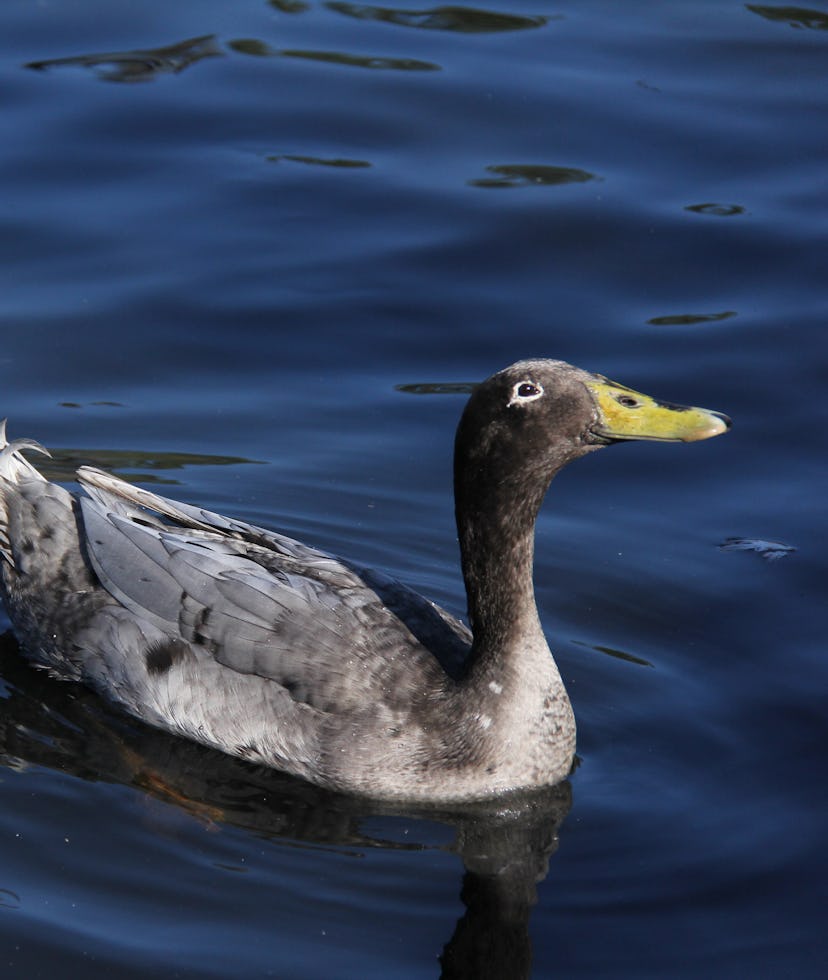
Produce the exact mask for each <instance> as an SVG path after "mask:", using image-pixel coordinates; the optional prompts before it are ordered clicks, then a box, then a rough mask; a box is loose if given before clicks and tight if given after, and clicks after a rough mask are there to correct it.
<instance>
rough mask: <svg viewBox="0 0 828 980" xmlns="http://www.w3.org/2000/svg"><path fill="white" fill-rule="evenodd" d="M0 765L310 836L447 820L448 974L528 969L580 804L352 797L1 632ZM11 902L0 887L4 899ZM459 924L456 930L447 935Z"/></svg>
mask: <svg viewBox="0 0 828 980" xmlns="http://www.w3.org/2000/svg"><path fill="white" fill-rule="evenodd" d="M0 685H2V687H3V688H4V689H5V692H4V695H3V706H2V712H0V765H2V766H5V767H7V768H9V769H13V770H21V769H25V768H26V767H27V766H30V765H34V766H40V767H47V768H49V769H52V770H54V771H57V772H61V773H66V774H68V775H71V776H73V777H75V778H77V779H83V780H89V781H94V782H109V783H115V784H120V785H124V786H131V787H133V788H135V789H137V790H139V791H141V792H144V793H147V794H149V795H150V796H152V797H154V798H156V799H159V800H163V801H165V802H167V803H169V804H172V805H175V806H178V807H180V808H182V809H183V810H185V811H187V812H188V813H190V814H192V815H193V816H194V817H196V818H197V819H199V820H201V821H202V822H204V823H207V824H209V825H214V826H215V825H231V826H235V827H238V828H242V829H244V830H246V831H249V832H251V833H253V834H255V835H257V836H259V837H262V838H269V839H287V840H290V841H294V842H296V843H300V844H305V845H308V844H310V845H325V846H336V847H349V848H387V849H397V850H409V851H412V850H413V851H417V850H426V849H427V848H432V847H434V845H433V844H432V843H422V842H418V841H417V840H416V827H415V828H414V833H413V834H411V835H409V836H408V837H407V839H406V841H405V842H399V841H395V840H392V839H386V838H384V837H382V836H380V834H379V833H378V832H372V831H370V830H369V829H367V825H368V824H369V823H370V822H371V821H372V819H373V818H377V817H389V816H391V817H393V816H400V817H403V816H404V817H409V818H414V819H417V818H421V819H424V820H428V821H431V822H433V821H438V822H440V823H443V824H445V825H447V826H449V827H451V828H452V830H453V832H454V841H453V843H452V844H451V845H449V849H450V850H452V851H453V852H454V853H456V854H457V855H458V856H459V857H460V859H461V860H462V862H463V868H464V873H463V879H462V887H461V898H462V901H463V904H464V906H465V912H464V914H463V915H462V917H461V918H460V919H459V921H458V922H457V923H456V924H454V926H453V931H452V934H451V936H450V938H449V939H448V941H447V942H446V944H445V946H444V948H443V952H442V955H441V958H440V962H441V965H442V974H441V975H442V976H443V977H444V978H457V980H459V978H472V977H474V978H476V980H486V978H492V980H494V978H502V977H506V976H508V977H510V978H514V980H520V978H524V977H528V976H529V975H530V970H531V961H532V949H531V941H530V937H529V918H530V914H531V910H532V907H533V906H534V905H535V902H536V900H537V893H536V886H537V884H538V883H539V882H540V881H542V880H543V879H544V878H545V877H546V874H547V871H548V862H549V858H550V857H551V856H552V855H553V854H554V853H555V851H556V849H557V846H558V832H559V829H560V826H561V824H562V823H563V821H564V819H565V817H566V815H567V813H568V812H569V809H570V807H571V802H572V799H571V788H570V785H569V784H568V783H563V784H561V785H559V786H556V787H552V788H550V789H547V790H544V791H543V792H540V793H535V794H532V795H531V796H522V797H520V798H511V799H508V800H499V801H498V802H497V803H489V804H474V805H466V806H458V807H455V808H451V809H443V808H439V809H438V808H424V807H417V808H410V807H405V806H402V805H394V804H388V803H374V802H371V801H367V800H361V799H356V798H352V797H347V796H341V795H338V794H335V793H331V792H328V791H326V790H323V789H320V788H318V787H315V786H312V785H311V784H310V783H306V782H304V781H302V780H298V779H295V778H293V777H292V776H288V775H285V774H284V773H279V772H276V771H275V770H271V769H266V768H263V767H258V766H252V765H250V764H249V763H246V762H243V761H242V760H238V759H234V758H231V757H230V756H227V755H223V754H222V753H220V752H216V751H213V750H211V749H208V748H205V747H204V746H201V745H197V744H195V743H192V742H188V741H186V740H185V739H178V738H175V737H173V736H170V735H167V734H166V733H164V732H158V731H155V730H154V729H151V728H149V727H147V726H144V725H142V724H140V723H139V722H136V721H134V720H133V719H131V718H128V717H126V716H124V715H121V714H120V713H118V712H116V711H114V710H113V709H111V708H110V707H109V706H108V705H106V703H105V702H103V701H102V700H101V699H100V698H99V697H98V696H97V695H96V694H94V692H92V691H89V690H87V689H86V688H84V687H81V686H79V685H75V684H69V683H66V682H60V681H55V680H52V679H51V678H49V677H48V676H47V675H45V674H44V673H42V672H40V671H36V670H35V669H33V668H32V667H30V666H29V665H28V664H27V663H26V662H25V661H24V660H23V659H22V657H21V656H20V652H19V647H18V645H17V641H16V640H15V638H14V636H13V634H12V633H10V632H7V633H5V634H3V635H2V636H0ZM2 901H3V898H2V894H0V902H2ZM449 928H451V926H449V927H447V930H446V931H447V933H448V931H449Z"/></svg>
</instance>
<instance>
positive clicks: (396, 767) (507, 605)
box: [0, 359, 731, 804]
mask: <svg viewBox="0 0 828 980" xmlns="http://www.w3.org/2000/svg"><path fill="white" fill-rule="evenodd" d="M730 424H731V423H730V420H729V419H728V418H727V416H725V415H722V414H721V413H718V412H712V411H708V410H706V409H701V408H693V407H685V406H680V405H675V404H672V403H670V402H665V401H660V400H658V399H655V398H652V397H650V396H647V395H643V394H641V393H639V392H637V391H634V390H633V389H630V388H627V387H625V386H623V385H621V384H617V383H615V382H613V381H610V380H608V379H607V378H606V377H604V376H603V375H600V374H594V373H591V372H589V371H586V370H583V369H581V368H578V367H575V366H573V365H571V364H568V363H566V362H564V361H558V360H550V359H531V360H522V361H518V362H517V363H515V364H512V365H511V366H510V367H507V368H505V369H503V370H501V371H498V372H497V373H495V374H493V375H492V376H491V377H489V378H488V379H487V380H485V381H483V382H482V383H480V384H478V385H476V386H475V387H474V388H473V390H472V393H471V395H470V397H469V399H468V401H467V403H466V405H465V408H464V410H463V412H462V415H461V418H460V421H459V425H458V428H457V433H456V438H455V449H454V497H455V516H456V523H457V533H458V539H459V546H460V562H461V568H462V574H463V580H464V583H465V589H466V597H467V604H468V623H467V624H466V623H464V622H462V621H461V620H460V619H458V618H456V617H455V616H453V615H451V614H450V613H449V612H447V611H446V610H444V609H442V608H441V607H440V606H438V605H437V604H436V603H434V602H431V601H430V600H429V599H427V598H424V597H423V596H421V595H419V594H418V593H416V592H415V591H413V590H412V589H410V588H408V587H407V586H405V585H404V584H402V583H400V582H398V581H396V580H395V579H393V578H391V577H390V576H387V575H385V574H384V573H382V572H380V571H378V570H375V569H370V568H365V567H362V566H360V565H358V564H356V563H353V562H351V561H349V560H347V559H345V558H338V557H335V556H333V555H331V554H328V553H326V552H324V551H321V550H318V549H316V548H313V547H309V546H307V545H305V544H302V543H300V542H298V541H295V540H293V539H292V538H290V537H287V536H285V535H283V534H280V533H277V532H274V531H271V530H267V529H265V528H262V527H257V526H255V525H252V524H247V523H245V522H243V521H239V520H234V519H233V518H228V517H223V516H221V515H219V514H216V513H212V512H210V511H208V510H205V509H202V508H200V507H197V506H194V505H191V504H185V503H180V502H178V501H174V500H171V499H167V498H165V497H162V496H159V495H157V494H155V493H152V492H150V491H148V490H146V489H143V488H141V487H138V486H134V485H132V484H130V483H127V482H125V481H123V480H121V479H119V478H118V477H116V476H114V475H112V474H110V473H107V472H104V471H102V470H99V469H96V468H94V467H90V466H82V467H80V468H79V469H78V471H77V481H78V483H79V485H80V491H79V492H77V493H70V492H69V491H68V490H67V489H66V488H64V487H62V486H59V485H57V484H55V483H51V482H49V481H48V480H47V479H46V478H45V477H43V476H42V475H41V473H40V472H39V471H38V469H37V468H36V467H35V466H34V465H33V463H31V462H30V461H29V459H27V457H26V456H25V455H24V453H25V452H27V451H34V452H36V453H47V450H45V449H44V447H43V446H41V445H40V444H39V443H37V442H36V441H34V440H31V439H16V440H13V441H8V440H7V438H6V434H5V423H3V428H2V432H0V447H2V448H0V593H2V598H3V601H4V604H5V608H6V610H7V613H8V616H9V619H10V620H11V623H12V626H13V628H14V630H15V632H16V634H17V636H18V639H19V641H20V644H21V648H22V649H23V651H24V654H25V656H26V657H27V658H28V659H29V660H30V661H31V662H32V663H33V664H35V665H36V666H39V667H41V668H44V669H46V670H48V671H49V672H50V673H51V674H52V675H54V676H55V677H58V678H60V679H63V680H67V681H72V682H80V683H82V684H85V685H88V686H90V687H91V688H93V689H94V690H96V691H97V692H98V693H99V694H100V695H102V696H103V697H104V698H106V699H107V700H108V701H110V702H114V703H115V704H116V705H118V706H119V707H120V708H121V709H123V710H124V711H126V712H128V713H129V714H131V715H133V716H135V717H136V718H138V719H140V720H141V721H143V722H145V723H147V724H149V725H151V726H155V727H157V728H160V729H164V730H166V731H167V732H171V733H173V734H175V735H178V736H182V737H184V738H188V739H192V740H195V741H197V742H200V743H203V744H205V745H208V746H211V747H213V748H215V749H219V750H221V751H223V752H226V753H229V754H231V755H234V756H237V757H240V758H243V759H246V760H249V761H250V762H252V763H255V764H260V765H264V766H269V767H273V768H276V769H279V770H282V771H284V772H287V773H291V774H293V775H295V776H298V777H300V778H302V779H305V780H309V781H310V782H312V783H315V784H317V785H319V786H322V787H325V788H327V789H329V790H332V791H336V792H340V793H346V794H356V795H360V796H366V797H371V798H374V799H377V800H388V801H404V802H410V803H422V804H449V803H463V802H467V801H477V800H487V799H494V798H499V797H501V796H504V795H506V794H510V793H520V792H531V791H532V790H533V789H537V788H539V787H548V786H552V785H555V784H557V783H559V782H561V781H562V780H564V779H566V778H567V776H568V775H569V774H570V772H571V770H572V766H573V761H574V758H575V744H576V725H575V718H574V714H573V710H572V706H571V703H570V700H569V697H568V695H567V692H566V689H565V686H564V682H563V680H562V678H561V674H560V671H559V669H558V667H557V665H556V663H555V660H554V658H553V655H552V653H551V651H550V648H549V645H548V643H547V639H546V636H545V633H544V630H543V628H542V626H541V622H540V618H539V614H538V609H537V605H536V601H535V590H534V582H533V557H534V539H535V523H536V519H537V516H538V512H539V509H540V507H541V503H542V502H543V499H544V497H545V495H546V491H547V489H548V488H549V485H550V483H551V481H552V479H553V477H554V476H555V475H556V474H557V473H558V472H559V471H560V470H561V469H562V468H563V467H564V466H566V465H567V464H568V463H571V462H573V461H574V460H576V459H578V458H580V457H581V456H585V455H586V454H588V453H591V452H594V451H595V450H597V449H600V448H602V447H605V446H609V445H612V444H616V443H620V442H624V441H628V440H635V439H642V440H653V441H660V442H694V441H699V440H703V439H707V438H710V437H713V436H717V435H719V434H721V433H723V432H725V431H726V430H727V429H728V428H729V427H730ZM47 455H48V453H47Z"/></svg>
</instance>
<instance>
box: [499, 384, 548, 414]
mask: <svg viewBox="0 0 828 980" xmlns="http://www.w3.org/2000/svg"><path fill="white" fill-rule="evenodd" d="M539 398H543V385H539V384H538V383H537V382H536V381H530V380H529V379H528V378H527V379H526V380H524V381H518V383H517V384H516V385H515V386H514V388H512V397H511V398H510V399H509V403H508V406H507V407H508V408H511V407H512V405H520V404H525V403H526V402H536V401H537V400H538V399H539Z"/></svg>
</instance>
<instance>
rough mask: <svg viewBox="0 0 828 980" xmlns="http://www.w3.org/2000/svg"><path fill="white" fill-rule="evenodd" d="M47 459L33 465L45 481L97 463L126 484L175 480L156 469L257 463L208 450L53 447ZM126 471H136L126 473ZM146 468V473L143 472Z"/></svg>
mask: <svg viewBox="0 0 828 980" xmlns="http://www.w3.org/2000/svg"><path fill="white" fill-rule="evenodd" d="M50 453H51V456H50V458H49V459H46V460H45V461H43V462H41V461H38V464H37V468H38V469H39V470H40V472H41V473H42V474H43V475H44V476H45V477H46V479H47V480H57V481H58V482H60V483H69V482H71V481H73V480H74V479H75V473H76V472H77V469H78V467H79V466H97V467H99V468H100V469H103V470H110V471H116V470H117V471H118V476H119V477H120V478H121V479H122V480H126V481H127V482H129V483H164V484H171V483H177V482H178V481H177V480H174V479H171V478H169V477H160V476H158V475H157V474H158V471H159V470H180V469H183V468H184V467H185V466H238V465H240V464H243V463H244V464H247V463H261V462H262V461H261V460H258V459H245V457H243V456H214V455H211V454H209V453H169V452H164V453H150V452H143V451H141V450H139V449H54V450H50ZM130 470H139V471H140V472H138V473H130V472H129V471H130ZM147 471H149V472H147Z"/></svg>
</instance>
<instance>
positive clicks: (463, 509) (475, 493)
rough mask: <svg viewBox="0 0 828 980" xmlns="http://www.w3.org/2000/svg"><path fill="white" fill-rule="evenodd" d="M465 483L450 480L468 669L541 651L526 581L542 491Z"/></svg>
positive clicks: (531, 593) (543, 644) (537, 622)
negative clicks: (468, 631) (468, 633)
mask: <svg viewBox="0 0 828 980" xmlns="http://www.w3.org/2000/svg"><path fill="white" fill-rule="evenodd" d="M510 482H511V481H507V482H505V483H500V484H498V485H497V486H492V485H489V486H488V487H487V486H485V485H481V483H479V482H477V481H475V482H473V483H472V484H471V485H469V483H468V482H466V481H464V480H463V479H462V478H460V479H458V480H456V484H455V497H456V516H457V529H458V535H459V539H460V554H461V561H462V568H463V578H464V580H465V583H466V594H467V596H468V604H469V608H468V614H469V621H470V625H471V628H472V633H473V636H474V643H473V646H472V655H471V662H470V666H473V665H474V663H476V662H478V661H480V660H488V659H490V658H498V659H500V660H502V659H503V658H508V657H509V656H510V654H513V653H521V655H523V653H524V652H525V651H526V650H527V648H541V649H546V640H545V638H544V635H543V630H542V628H541V625H540V620H539V618H538V611H537V606H536V605H535V588H534V582H533V578H532V569H533V563H534V551H535V521H536V518H537V515H538V511H539V509H540V505H541V502H542V500H543V496H544V493H545V489H546V488H545V487H544V488H543V489H542V490H537V491H535V492H534V493H532V492H530V493H527V489H526V487H519V486H510Z"/></svg>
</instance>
